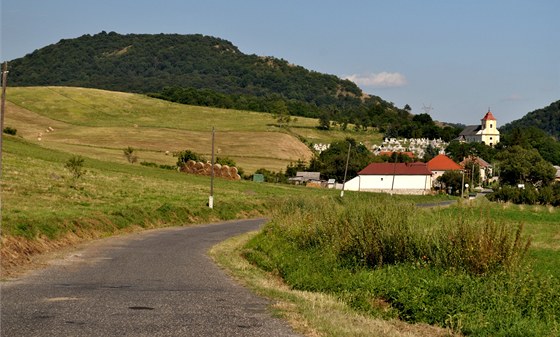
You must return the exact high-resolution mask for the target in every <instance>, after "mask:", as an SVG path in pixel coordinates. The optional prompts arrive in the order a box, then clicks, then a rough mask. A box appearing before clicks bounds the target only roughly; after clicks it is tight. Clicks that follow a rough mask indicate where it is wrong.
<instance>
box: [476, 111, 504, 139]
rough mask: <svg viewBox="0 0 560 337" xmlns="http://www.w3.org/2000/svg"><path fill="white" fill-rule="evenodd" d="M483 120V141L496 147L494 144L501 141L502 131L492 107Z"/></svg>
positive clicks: (481, 133) (481, 134) (481, 132)
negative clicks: (499, 128)
mask: <svg viewBox="0 0 560 337" xmlns="http://www.w3.org/2000/svg"><path fill="white" fill-rule="evenodd" d="M480 122H481V127H482V128H481V130H480V136H481V141H482V142H483V143H484V144H486V145H489V146H492V147H494V145H496V144H498V143H499V142H500V131H498V126H497V124H498V123H497V121H496V118H495V117H494V115H493V114H492V112H491V111H490V109H488V112H487V113H486V115H484V117H482V119H481V120H480Z"/></svg>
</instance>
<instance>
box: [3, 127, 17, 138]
mask: <svg viewBox="0 0 560 337" xmlns="http://www.w3.org/2000/svg"><path fill="white" fill-rule="evenodd" d="M2 132H4V133H5V134H8V135H12V136H15V135H16V133H17V129H15V128H12V127H9V126H6V127H5V128H4V130H2Z"/></svg>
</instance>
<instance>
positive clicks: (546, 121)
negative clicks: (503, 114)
mask: <svg viewBox="0 0 560 337" xmlns="http://www.w3.org/2000/svg"><path fill="white" fill-rule="evenodd" d="M528 127H536V128H539V129H541V130H543V131H544V132H546V133H547V134H549V135H551V136H554V137H555V138H556V139H557V140H560V100H559V101H556V102H553V103H552V104H550V105H549V106H547V107H545V108H542V109H537V110H535V111H533V112H529V113H528V114H526V115H525V116H523V117H522V118H521V119H518V120H515V121H513V122H511V123H508V124H506V125H504V126H502V127H501V128H500V131H502V132H509V131H511V130H513V129H515V128H521V129H523V128H528Z"/></svg>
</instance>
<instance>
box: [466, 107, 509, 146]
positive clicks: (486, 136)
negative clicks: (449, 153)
mask: <svg viewBox="0 0 560 337" xmlns="http://www.w3.org/2000/svg"><path fill="white" fill-rule="evenodd" d="M497 124H498V122H497V121H496V118H495V117H494V115H493V114H492V112H490V110H488V112H487V113H486V115H484V117H482V119H481V120H480V125H468V126H467V127H466V128H465V129H464V130H463V131H462V132H461V133H460V134H459V138H458V139H459V141H461V142H467V143H472V142H478V143H481V142H482V143H484V144H486V145H489V146H492V147H493V146H494V145H496V144H498V143H499V142H500V131H498V125H497Z"/></svg>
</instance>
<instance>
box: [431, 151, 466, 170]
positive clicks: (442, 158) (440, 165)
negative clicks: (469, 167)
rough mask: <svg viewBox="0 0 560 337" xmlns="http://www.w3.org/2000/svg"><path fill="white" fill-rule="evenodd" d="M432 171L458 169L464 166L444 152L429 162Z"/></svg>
mask: <svg viewBox="0 0 560 337" xmlns="http://www.w3.org/2000/svg"><path fill="white" fill-rule="evenodd" d="M428 168H429V169H430V170H431V171H458V170H462V169H463V168H462V167H461V165H459V164H457V163H456V162H454V161H453V160H451V158H449V157H448V156H446V155H444V154H438V155H437V156H435V157H434V158H433V159H432V160H430V161H429V162H428Z"/></svg>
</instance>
